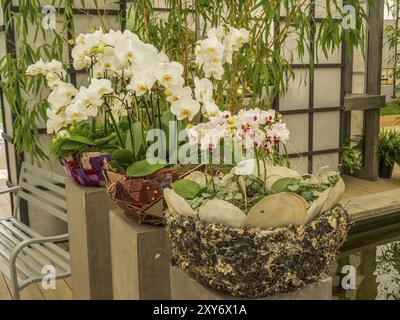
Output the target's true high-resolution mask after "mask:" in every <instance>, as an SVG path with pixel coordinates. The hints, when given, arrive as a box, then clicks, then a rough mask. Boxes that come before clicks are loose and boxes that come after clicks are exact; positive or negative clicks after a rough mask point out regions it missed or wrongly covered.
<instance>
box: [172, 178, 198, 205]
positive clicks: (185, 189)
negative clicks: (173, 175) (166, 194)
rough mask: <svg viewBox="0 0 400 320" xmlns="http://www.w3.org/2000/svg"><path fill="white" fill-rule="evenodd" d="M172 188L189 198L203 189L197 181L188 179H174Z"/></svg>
mask: <svg viewBox="0 0 400 320" xmlns="http://www.w3.org/2000/svg"><path fill="white" fill-rule="evenodd" d="M172 189H173V190H174V191H175V192H176V193H177V194H179V195H180V196H181V197H183V198H185V199H189V200H191V199H193V198H195V197H196V196H197V195H198V194H199V193H200V192H202V191H203V189H202V188H201V186H200V185H199V184H198V183H197V182H195V181H192V180H189V179H182V180H178V181H175V182H174V183H173V184H172Z"/></svg>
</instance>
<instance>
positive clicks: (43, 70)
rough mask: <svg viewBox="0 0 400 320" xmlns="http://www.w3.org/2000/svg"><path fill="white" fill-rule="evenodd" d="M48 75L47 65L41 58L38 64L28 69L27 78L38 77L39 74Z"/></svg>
mask: <svg viewBox="0 0 400 320" xmlns="http://www.w3.org/2000/svg"><path fill="white" fill-rule="evenodd" d="M47 73H48V69H47V64H46V63H45V62H44V61H43V59H42V58H40V59H39V60H38V61H37V62H36V63H34V64H31V65H30V66H28V68H27V69H26V72H25V74H26V75H27V76H37V75H39V74H41V75H44V76H45V75H46V74H47Z"/></svg>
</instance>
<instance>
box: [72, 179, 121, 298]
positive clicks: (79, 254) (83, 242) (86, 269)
mask: <svg viewBox="0 0 400 320" xmlns="http://www.w3.org/2000/svg"><path fill="white" fill-rule="evenodd" d="M66 191H67V213H68V230H69V243H70V255H71V272H72V296H73V299H77V300H110V299H112V298H113V294H112V272H111V249H110V219H109V211H110V209H112V208H114V207H115V206H114V203H113V202H112V201H111V200H110V199H109V198H108V196H107V194H106V191H105V188H89V187H82V186H79V185H78V184H76V183H75V182H73V181H72V180H71V179H68V180H67V184H66Z"/></svg>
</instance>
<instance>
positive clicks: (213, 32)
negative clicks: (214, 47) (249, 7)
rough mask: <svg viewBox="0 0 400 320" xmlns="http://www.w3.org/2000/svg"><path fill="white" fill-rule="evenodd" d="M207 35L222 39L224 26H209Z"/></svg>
mask: <svg viewBox="0 0 400 320" xmlns="http://www.w3.org/2000/svg"><path fill="white" fill-rule="evenodd" d="M207 37H208V38H214V37H215V38H217V39H218V40H219V41H222V39H223V38H224V37H225V28H224V27H223V26H219V27H217V28H211V29H210V30H208V32H207Z"/></svg>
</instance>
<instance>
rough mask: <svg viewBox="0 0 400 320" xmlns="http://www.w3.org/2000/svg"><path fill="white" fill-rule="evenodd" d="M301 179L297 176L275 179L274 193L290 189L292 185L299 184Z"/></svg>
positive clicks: (272, 189)
mask: <svg viewBox="0 0 400 320" xmlns="http://www.w3.org/2000/svg"><path fill="white" fill-rule="evenodd" d="M298 182H299V180H298V179H295V178H280V179H279V180H277V181H275V182H274V184H273V185H272V187H271V191H272V193H274V194H275V193H280V192H284V191H287V190H288V187H289V186H290V185H294V184H298Z"/></svg>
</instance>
